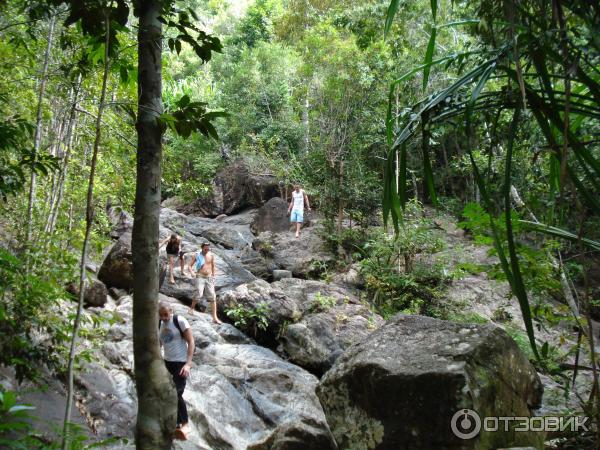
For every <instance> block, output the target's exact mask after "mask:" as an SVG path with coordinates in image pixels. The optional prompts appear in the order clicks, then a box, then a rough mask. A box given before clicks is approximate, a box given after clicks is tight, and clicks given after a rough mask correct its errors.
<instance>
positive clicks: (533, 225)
mask: <svg viewBox="0 0 600 450" xmlns="http://www.w3.org/2000/svg"><path fill="white" fill-rule="evenodd" d="M519 223H521V224H523V225H525V227H526V228H528V229H530V230H533V231H538V232H540V233H544V234H547V235H549V236H554V237H557V238H561V239H565V240H567V241H571V242H576V243H581V244H583V245H585V246H587V247H589V248H591V249H593V250H596V251H600V242H598V241H594V240H592V239H588V238H584V237H580V236H577V235H576V234H573V233H571V232H570V231H567V230H563V229H561V228H557V227H553V226H551V225H546V224H544V223H539V222H531V221H529V220H519Z"/></svg>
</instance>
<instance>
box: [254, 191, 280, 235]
mask: <svg viewBox="0 0 600 450" xmlns="http://www.w3.org/2000/svg"><path fill="white" fill-rule="evenodd" d="M287 208H288V204H287V202H286V201H285V200H284V199H282V198H280V197H273V198H272V199H270V200H269V201H268V202H267V203H265V204H264V205H263V206H261V207H260V208H259V210H258V213H257V214H256V218H255V219H254V222H253V223H252V226H251V228H252V231H253V232H254V233H257V234H258V233H262V232H263V231H273V232H278V231H289V229H290V218H289V217H288V215H287Z"/></svg>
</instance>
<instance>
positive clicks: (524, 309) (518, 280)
mask: <svg viewBox="0 0 600 450" xmlns="http://www.w3.org/2000/svg"><path fill="white" fill-rule="evenodd" d="M520 113H521V109H520V108H518V107H517V108H516V109H515V112H514V114H513V120H512V122H511V125H510V133H509V137H508V145H507V148H506V165H505V167H504V217H505V220H506V241H507V245H508V254H509V256H510V268H511V273H512V289H513V293H514V294H515V296H516V297H517V299H518V300H519V306H520V307H521V315H522V316H523V323H524V324H525V330H526V331H527V337H528V338H529V344H530V345H531V349H532V350H533V354H534V355H535V356H536V358H538V359H539V354H538V350H537V345H536V343H535V333H534V330H533V322H532V320H531V308H530V306H529V299H528V298H527V291H526V289H525V284H524V283H523V277H522V276H521V268H520V266H519V256H518V255H517V251H516V247H515V238H514V234H513V226H512V214H511V212H512V208H511V197H510V191H511V175H512V153H513V144H514V141H515V136H516V133H517V127H518V124H519V116H520Z"/></svg>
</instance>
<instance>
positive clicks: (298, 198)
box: [292, 189, 304, 212]
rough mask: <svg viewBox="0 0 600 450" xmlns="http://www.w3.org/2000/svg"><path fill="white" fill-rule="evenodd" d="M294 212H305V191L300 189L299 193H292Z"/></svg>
mask: <svg viewBox="0 0 600 450" xmlns="http://www.w3.org/2000/svg"><path fill="white" fill-rule="evenodd" d="M292 202H293V206H292V211H299V212H304V191H303V190H302V189H300V190H299V191H298V192H296V191H292Z"/></svg>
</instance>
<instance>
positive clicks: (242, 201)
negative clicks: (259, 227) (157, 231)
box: [178, 159, 279, 217]
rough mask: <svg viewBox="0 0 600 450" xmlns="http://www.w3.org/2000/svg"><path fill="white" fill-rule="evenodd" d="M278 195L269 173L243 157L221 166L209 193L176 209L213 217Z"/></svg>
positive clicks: (277, 188) (186, 212)
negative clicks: (257, 169)
mask: <svg viewBox="0 0 600 450" xmlns="http://www.w3.org/2000/svg"><path fill="white" fill-rule="evenodd" d="M278 195H279V185H278V182H277V179H276V178H275V176H274V175H272V174H270V173H255V172H253V170H252V169H251V168H250V167H249V166H248V164H247V163H246V162H245V161H244V160H243V159H237V160H235V161H233V162H232V163H231V164H228V165H227V166H225V167H224V168H223V169H221V170H220V171H219V172H218V173H217V175H216V176H215V178H214V179H213V181H212V193H211V194H210V196H208V197H207V198H201V199H198V200H195V201H193V202H191V203H190V204H188V205H186V206H184V207H181V208H179V209H178V210H179V211H181V212H183V213H185V214H192V215H200V216H205V217H216V216H218V215H220V214H233V213H236V212H239V211H241V210H243V209H245V208H248V207H250V206H254V207H260V206H262V205H263V203H264V202H266V201H267V200H269V199H270V198H272V197H277V196H278Z"/></svg>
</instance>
